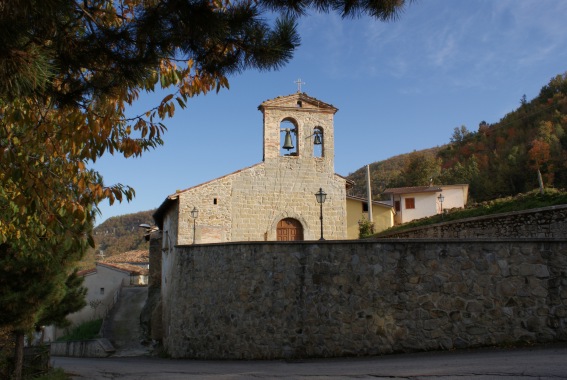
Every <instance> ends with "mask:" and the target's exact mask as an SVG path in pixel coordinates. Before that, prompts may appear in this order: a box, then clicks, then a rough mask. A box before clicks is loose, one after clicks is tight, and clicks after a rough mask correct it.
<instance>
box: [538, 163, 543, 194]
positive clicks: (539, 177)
mask: <svg viewBox="0 0 567 380" xmlns="http://www.w3.org/2000/svg"><path fill="white" fill-rule="evenodd" d="M537 182H538V183H539V193H540V194H542V195H543V178H542V177H541V172H540V171H539V169H537Z"/></svg>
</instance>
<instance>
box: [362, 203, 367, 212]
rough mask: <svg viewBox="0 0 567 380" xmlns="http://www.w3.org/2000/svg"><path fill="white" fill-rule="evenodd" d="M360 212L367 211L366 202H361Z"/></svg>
mask: <svg viewBox="0 0 567 380" xmlns="http://www.w3.org/2000/svg"><path fill="white" fill-rule="evenodd" d="M362 212H368V202H362Z"/></svg>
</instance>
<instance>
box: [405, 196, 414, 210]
mask: <svg viewBox="0 0 567 380" xmlns="http://www.w3.org/2000/svg"><path fill="white" fill-rule="evenodd" d="M405 201H406V209H411V208H415V198H406V199H405Z"/></svg>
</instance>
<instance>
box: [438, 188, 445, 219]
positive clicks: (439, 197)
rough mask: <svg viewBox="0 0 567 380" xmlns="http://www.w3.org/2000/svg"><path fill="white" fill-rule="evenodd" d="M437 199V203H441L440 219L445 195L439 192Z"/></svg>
mask: <svg viewBox="0 0 567 380" xmlns="http://www.w3.org/2000/svg"><path fill="white" fill-rule="evenodd" d="M437 199H438V200H439V203H440V204H441V219H443V201H444V200H445V197H444V196H443V194H439V196H438V197H437Z"/></svg>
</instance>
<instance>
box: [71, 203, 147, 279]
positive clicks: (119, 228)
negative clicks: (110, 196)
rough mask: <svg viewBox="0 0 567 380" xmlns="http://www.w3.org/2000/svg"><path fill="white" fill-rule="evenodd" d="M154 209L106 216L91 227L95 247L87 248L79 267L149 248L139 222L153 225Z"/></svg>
mask: <svg viewBox="0 0 567 380" xmlns="http://www.w3.org/2000/svg"><path fill="white" fill-rule="evenodd" d="M154 212H155V209H154V210H149V211H140V212H137V213H134V214H126V215H120V216H115V217H112V218H108V219H107V220H106V221H104V222H103V223H101V224H100V225H98V226H96V227H95V228H94V229H93V237H94V240H95V248H94V249H89V250H88V251H87V254H86V255H85V257H84V258H83V260H82V262H81V266H80V267H81V269H86V268H92V267H94V263H95V260H99V259H101V258H102V255H101V252H102V254H103V255H104V257H105V258H108V257H110V256H114V255H117V254H119V253H124V252H127V251H133V250H137V249H149V246H148V242H147V241H145V240H144V232H145V231H144V229H143V228H140V224H144V223H146V224H149V225H153V224H154V222H153V218H152V214H153V213H154Z"/></svg>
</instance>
